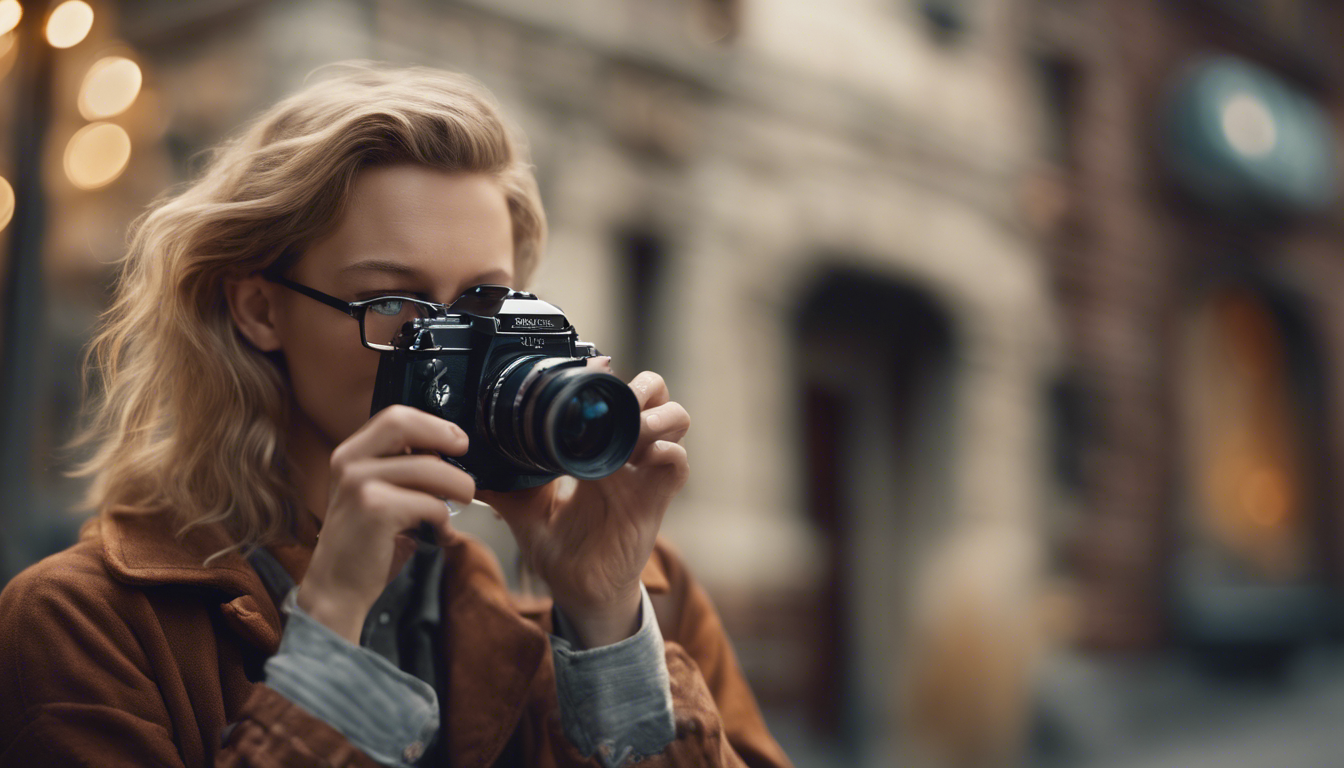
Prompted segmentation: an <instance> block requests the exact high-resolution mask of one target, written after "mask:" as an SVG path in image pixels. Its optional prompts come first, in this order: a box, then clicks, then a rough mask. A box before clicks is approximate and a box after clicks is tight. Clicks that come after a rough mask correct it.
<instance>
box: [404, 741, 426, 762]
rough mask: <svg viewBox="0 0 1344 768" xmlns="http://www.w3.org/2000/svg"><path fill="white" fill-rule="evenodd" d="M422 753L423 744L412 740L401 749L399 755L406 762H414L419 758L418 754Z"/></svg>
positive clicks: (423, 751) (423, 750)
mask: <svg viewBox="0 0 1344 768" xmlns="http://www.w3.org/2000/svg"><path fill="white" fill-rule="evenodd" d="M423 754H425V745H424V744H423V743H421V742H418V741H412V742H411V743H410V745H409V746H408V747H406V749H405V750H403V751H402V753H401V756H402V758H404V759H405V760H406V762H408V763H414V762H415V761H416V760H419V759H420V756H421V755H423Z"/></svg>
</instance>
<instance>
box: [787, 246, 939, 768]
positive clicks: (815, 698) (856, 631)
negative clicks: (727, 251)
mask: <svg viewBox="0 0 1344 768" xmlns="http://www.w3.org/2000/svg"><path fill="white" fill-rule="evenodd" d="M794 322H795V327H794V338H795V339H796V342H797V355H796V381H797V387H798V389H797V392H798V395H797V396H798V401H799V408H800V414H801V429H800V431H799V435H800V437H801V440H802V445H801V446H800V450H799V456H800V459H801V462H802V474H803V486H804V488H803V490H804V491H805V493H806V499H807V509H808V512H809V514H810V516H811V518H812V520H813V522H814V523H815V524H816V525H817V527H818V528H819V529H820V530H821V531H822V532H823V535H824V536H825V539H826V542H825V547H826V550H827V555H828V557H827V560H828V572H827V581H826V585H825V587H824V590H823V605H822V609H821V612H820V617H821V619H822V620H821V621H820V622H819V627H818V637H817V640H818V642H817V644H816V648H817V653H816V655H815V657H814V675H813V680H814V684H813V686H812V688H811V695H810V696H809V710H810V712H811V715H812V718H813V720H814V723H815V724H816V725H817V726H819V727H820V728H821V729H822V730H823V731H824V732H827V733H830V734H831V735H832V736H834V737H835V738H836V739H837V740H838V741H839V743H840V744H841V745H842V748H843V749H844V751H845V752H846V753H847V758H848V760H847V764H850V765H861V764H863V763H864V762H865V761H866V760H869V759H870V758H872V757H873V756H874V755H878V754H887V755H889V754H894V752H893V751H892V749H891V747H892V739H894V738H895V737H894V735H893V732H894V724H895V722H896V710H897V702H896V696H897V688H898V682H897V680H898V673H899V670H898V669H897V659H898V656H899V646H900V638H901V637H902V635H903V630H904V627H903V626H902V622H903V619H904V613H905V611H904V608H905V605H904V602H905V600H906V595H907V593H908V591H909V588H910V586H911V581H912V576H913V571H914V565H915V560H916V557H915V554H916V552H917V549H918V547H919V544H920V542H922V541H925V540H927V538H928V534H929V532H930V531H931V529H933V528H934V527H935V526H937V525H939V524H940V523H941V522H942V521H943V520H945V518H946V515H944V514H941V513H942V512H944V511H945V508H946V505H947V504H948V502H949V494H948V492H947V489H948V484H949V483H950V479H949V473H948V472H947V469H946V467H945V466H944V465H945V464H946V462H947V459H948V457H949V455H950V450H949V448H948V445H947V441H948V440H949V436H950V434H951V430H950V429H949V428H948V425H949V422H950V420H951V416H952V413H951V411H952V402H953V392H952V385H951V384H952V370H951V369H952V365H953V359H954V354H953V353H954V346H955V342H954V338H953V337H954V332H953V324H952V321H951V319H950V318H949V316H948V314H947V313H946V312H945V311H944V310H943V308H942V307H941V306H940V304H939V303H938V302H937V301H936V300H935V299H933V298H932V297H931V296H930V295H929V294H928V293H927V292H925V291H924V290H922V289H921V288H919V287H917V286H914V285H911V284H909V283H903V282H898V281H895V280H891V279H889V278H884V277H878V276H875V275H872V274H867V273H864V272H860V271H856V270H846V269H833V270H830V271H828V272H825V273H823V274H822V275H820V276H819V277H817V278H816V279H815V280H814V281H813V282H811V283H810V284H809V286H808V288H807V290H806V291H804V293H803V295H802V297H801V300H800V301H799V303H798V305H797V309H796V312H795V314H794Z"/></svg>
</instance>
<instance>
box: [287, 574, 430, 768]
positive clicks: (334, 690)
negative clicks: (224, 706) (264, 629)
mask: <svg viewBox="0 0 1344 768" xmlns="http://www.w3.org/2000/svg"><path fill="white" fill-rule="evenodd" d="M297 594H298V588H297V587H295V588H294V589H291V590H290V591H289V594H288V595H286V596H285V599H284V602H283V603H282V604H281V610H283V611H284V612H285V613H287V614H289V620H288V621H287V622H286V624H285V631H284V634H283V635H281V638H280V650H279V651H277V652H276V654H275V655H274V656H272V657H271V658H270V659H269V660H267V662H266V684H267V685H269V686H270V687H271V688H273V689H275V690H276V691H277V692H278V693H280V694H281V695H282V696H284V697H285V698H287V699H289V700H290V701H292V702H294V703H295V704H297V705H299V706H300V707H302V708H303V709H305V710H307V711H308V712H309V713H311V714H312V715H314V716H316V717H317V718H319V719H321V720H323V721H325V722H326V723H328V724H329V725H331V727H333V728H335V729H336V730H337V731H340V732H341V734H343V735H344V736H345V737H346V738H347V739H349V740H350V742H351V743H352V744H354V745H355V746H357V747H359V748H360V749H361V750H363V751H364V753H365V754H367V755H368V756H369V757H371V758H373V760H375V761H376V762H378V763H380V764H382V765H388V766H403V765H407V764H411V763H414V762H415V761H416V760H417V759H418V758H419V757H420V755H422V754H423V753H424V751H425V749H426V747H427V746H428V745H429V743H430V742H431V741H432V740H433V739H434V737H435V735H436V734H437V733H438V730H439V699H438V696H437V695H436V694H435V692H434V688H433V687H431V686H430V685H428V684H426V683H425V682H424V681H423V680H420V679H418V678H416V677H415V676H413V675H410V674H407V673H405V672H403V671H401V670H400V669H397V667H396V666H395V665H393V664H392V663H391V662H389V661H388V660H387V659H384V658H383V657H382V656H379V655H378V654H376V653H374V652H373V651H371V650H369V649H367V648H362V647H360V646H358V645H354V644H353V643H351V642H350V641H348V640H346V639H345V638H343V637H341V636H340V635H338V634H336V633H335V632H334V631H332V630H331V629H330V628H328V627H327V626H325V625H323V624H321V623H319V622H318V621H317V620H316V619H314V618H312V617H311V616H309V615H308V614H307V613H306V612H304V610H303V609H302V608H300V607H299V606H298V603H297V597H296V596H297Z"/></svg>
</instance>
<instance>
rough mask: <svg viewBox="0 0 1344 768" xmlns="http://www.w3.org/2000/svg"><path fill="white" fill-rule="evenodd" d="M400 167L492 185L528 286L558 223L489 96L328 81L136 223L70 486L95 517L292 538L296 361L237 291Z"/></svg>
mask: <svg viewBox="0 0 1344 768" xmlns="http://www.w3.org/2000/svg"><path fill="white" fill-rule="evenodd" d="M393 163H416V164H420V165H424V166H428V167H432V168H437V169H442V170H446V171H463V172H478V173H486V174H490V175H492V176H493V177H494V178H495V179H496V180H497V181H498V182H499V184H500V186H501V188H502V189H503V191H504V194H505V198H506V200H507V202H508V209H509V214H510V217H511V220H512V225H513V244H514V270H515V274H516V275H517V281H518V283H519V284H520V285H524V284H526V282H527V280H528V277H529V276H530V275H531V273H532V271H533V270H534V268H535V266H536V263H537V261H538V259H539V258H540V256H541V253H542V248H543V244H544V240H545V234H546V219H545V214H544V213H543V211H542V207H541V199H540V196H539V195H538V192H537V184H536V179H535V177H534V175H533V171H532V166H531V165H530V164H529V161H528V157H527V151H526V147H525V145H524V143H523V142H522V140H521V138H520V137H519V136H518V134H517V133H516V131H514V130H513V129H512V127H511V126H510V125H508V124H507V123H506V122H505V121H504V119H503V118H502V116H501V113H500V110H499V107H498V104H497V103H496V101H495V100H494V98H493V97H492V96H491V95H490V93H489V92H488V91H487V90H486V89H485V87H484V86H482V85H481V84H480V83H478V82H477V81H475V80H473V79H471V78H469V77H466V76H463V75H459V74H453V73H448V72H442V71H438V70H433V69H427V68H391V67H386V66H381V65H374V64H369V63H363V62H357V63H350V64H342V65H336V66H334V67H330V68H326V69H324V70H322V71H320V72H319V79H318V80H317V82H315V83H313V84H311V85H309V86H308V87H306V88H305V89H304V90H302V91H301V92H299V93H297V94H295V95H293V96H291V97H289V98H287V99H285V100H284V101H282V102H280V103H279V104H277V105H276V106H274V107H273V108H271V109H269V110H267V111H266V112H264V113H262V114H261V115H260V116H259V117H258V118H257V119H256V120H255V121H254V122H252V123H251V124H250V125H249V126H248V127H247V128H245V129H244V130H243V132H242V133H241V135H239V136H237V137H236V138H234V139H232V140H230V141H228V142H226V143H224V144H223V145H222V146H220V147H218V148H217V149H215V150H214V151H213V152H212V153H211V154H210V155H209V161H208V163H207V165H206V167H205V169H204V170H203V172H202V173H201V174H200V176H199V177H198V178H197V179H196V180H195V181H194V182H191V183H190V184H188V185H187V186H186V187H185V188H184V189H183V190H182V191H181V192H180V193H179V194H177V195H175V196H170V197H167V198H165V199H162V200H160V201H158V202H156V203H155V204H154V205H153V206H152V207H151V208H150V210H149V211H148V212H147V213H145V214H144V215H143V216H141V217H140V218H139V219H138V220H137V221H136V223H135V224H134V225H133V227H132V237H131V240H130V245H129V248H128V249H127V253H126V255H125V256H124V258H123V259H122V261H121V262H120V264H119V279H118V282H117V287H116V293H115V296H114V299H113V301H112V303H111V305H110V307H109V308H108V309H107V311H106V312H105V313H104V314H103V316H102V318H101V323H100V327H99V330H98V332H97V333H96V335H95V336H94V339H93V341H92V343H91V346H90V347H89V350H88V353H87V356H86V373H87V374H88V376H89V377H90V379H91V380H94V381H93V382H91V383H100V384H101V387H97V388H96V389H97V390H98V391H99V392H100V394H99V395H98V396H97V397H96V398H94V399H92V400H90V402H89V404H88V406H87V410H86V424H85V427H84V429H83V430H82V432H81V433H80V434H79V435H78V436H77V437H76V438H75V441H74V442H73V443H72V447H79V446H84V445H90V444H92V445H95V446H96V450H95V452H94V453H93V454H92V457H91V458H90V459H88V460H87V461H86V462H84V463H83V464H81V465H80V466H79V467H78V468H77V469H76V470H75V471H74V474H75V475H77V476H90V477H92V482H91V484H90V486H89V489H88V492H87V494H86V496H85V498H84V503H83V505H82V506H83V507H84V509H86V510H92V511H96V510H101V509H106V508H110V507H114V506H115V507H118V508H125V509H131V510H137V511H146V512H149V511H165V510H166V511H170V512H171V513H173V514H175V515H176V516H177V519H178V521H179V525H180V527H179V534H184V533H186V532H187V531H188V530H190V529H191V528H194V527H196V526H200V525H205V524H212V523H220V524H223V525H224V527H225V528H226V530H227V531H228V532H229V534H230V535H231V536H232V539H233V541H234V542H235V544H236V545H237V546H250V545H258V544H265V543H268V542H271V541H275V540H277V539H278V538H280V537H282V536H283V535H284V534H285V532H287V531H288V530H289V529H290V526H291V525H292V523H293V517H292V515H293V512H292V510H293V509H294V506H295V505H294V502H295V501H296V499H295V497H294V490H293V489H292V488H291V487H290V484H289V483H288V482H287V473H288V470H287V467H286V466H285V459H284V457H285V450H284V448H285V446H284V431H283V426H284V424H285V423H286V419H287V417H288V408H289V407H290V404H289V397H288V394H287V393H288V385H287V383H286V380H285V372H284V367H283V362H282V361H281V360H279V359H278V358H276V357H274V356H269V355H267V354H264V353H262V352H259V351H258V350H257V349H255V348H254V347H252V346H251V345H250V344H248V343H247V342H246V341H245V340H244V339H243V338H242V336H241V335H240V334H239V332H238V331H237V329H236V328H235V326H234V324H233V321H232V319H231V317H230V315H229V311H228V305H227V303H226V300H225V296H224V283H225V281H226V280H227V279H228V278H231V277H237V276H243V275H247V274H249V273H252V272H256V271H259V270H263V269H266V268H268V267H277V268H281V269H283V268H285V267H286V266H287V262H292V261H294V260H297V258H298V256H299V255H301V254H302V253H303V251H304V249H305V248H306V247H307V246H308V245H309V244H311V243H313V242H314V241H316V240H317V239H319V238H321V237H322V236H323V235H324V234H325V233H327V232H329V231H330V230H331V229H332V228H333V227H334V225H335V223H336V221H337V219H338V217H340V215H341V213H342V210H343V208H344V205H345V203H346V200H347V198H348V197H349V192H350V187H351V184H352V182H353V181H354V179H355V177H356V175H357V174H358V173H359V172H360V170H361V169H364V168H368V167H371V166H379V165H388V164H393Z"/></svg>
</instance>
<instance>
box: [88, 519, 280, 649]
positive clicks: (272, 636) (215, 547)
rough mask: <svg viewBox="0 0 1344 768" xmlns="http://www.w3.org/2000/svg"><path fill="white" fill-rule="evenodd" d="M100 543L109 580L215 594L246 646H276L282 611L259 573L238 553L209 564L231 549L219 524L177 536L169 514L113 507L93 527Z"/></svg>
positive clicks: (226, 616) (228, 554) (271, 647)
mask: <svg viewBox="0 0 1344 768" xmlns="http://www.w3.org/2000/svg"><path fill="white" fill-rule="evenodd" d="M94 525H96V526H97V529H98V532H99V533H100V534H101V535H102V539H103V560H104V562H105V563H106V564H107V569H108V572H109V573H110V574H111V575H112V577H113V578H115V579H117V580H119V581H121V582H124V583H126V584H136V585H141V586H154V585H161V584H182V585H187V586H195V587H203V588H206V589H212V590H217V591H219V592H221V593H223V594H222V595H221V597H222V599H221V600H220V603H221V606H220V609H221V611H222V613H223V616H224V621H225V623H226V624H228V626H229V628H230V629H232V630H233V631H234V632H236V633H237V634H238V635H239V637H240V638H241V639H242V640H243V641H244V642H245V643H247V644H248V645H251V646H253V647H255V648H257V649H258V650H261V651H262V652H264V653H265V654H266V655H270V654H273V653H275V651H276V649H277V648H279V647H280V626H281V625H280V612H279V611H278V610H277V609H276V606H275V603H274V602H273V601H272V600H271V598H270V595H268V594H267V592H266V587H265V586H264V585H263V584H262V583H261V579H260V577H258V576H257V572H256V571H255V570H253V569H252V566H251V564H249V563H248V562H247V559H246V558H244V557H243V556H242V555H241V554H240V553H239V552H238V551H237V550H230V551H229V552H228V553H226V554H223V555H220V556H219V557H216V558H214V559H213V560H211V561H210V564H209V565H208V566H207V565H206V564H205V561H206V559H207V558H209V557H210V556H211V555H214V554H215V553H216V552H220V551H222V550H224V549H226V548H227V547H229V546H230V540H229V537H228V534H227V533H226V532H225V531H224V529H223V528H221V527H220V526H218V525H205V526H200V527H197V528H193V529H192V530H191V531H189V532H188V533H186V534H185V535H183V536H180V537H179V536H177V535H175V526H176V524H175V523H174V521H173V519H172V516H171V515H169V514H167V513H163V512H131V511H127V510H124V509H111V510H108V511H107V512H104V513H103V514H102V515H101V517H99V518H98V519H97V522H96V523H95V524H94Z"/></svg>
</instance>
